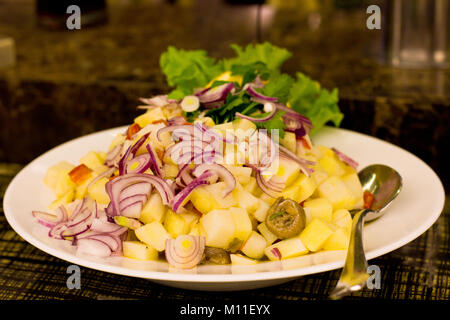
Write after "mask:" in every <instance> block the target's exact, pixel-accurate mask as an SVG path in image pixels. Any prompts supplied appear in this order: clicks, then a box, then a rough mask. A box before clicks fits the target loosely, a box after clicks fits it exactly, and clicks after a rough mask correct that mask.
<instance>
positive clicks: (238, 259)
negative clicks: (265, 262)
mask: <svg viewBox="0 0 450 320" xmlns="http://www.w3.org/2000/svg"><path fill="white" fill-rule="evenodd" d="M230 259H231V264H232V265H239V266H251V265H255V264H257V263H258V261H256V260H253V259H250V258H247V257H246V256H243V255H242V254H239V253H236V254H230Z"/></svg>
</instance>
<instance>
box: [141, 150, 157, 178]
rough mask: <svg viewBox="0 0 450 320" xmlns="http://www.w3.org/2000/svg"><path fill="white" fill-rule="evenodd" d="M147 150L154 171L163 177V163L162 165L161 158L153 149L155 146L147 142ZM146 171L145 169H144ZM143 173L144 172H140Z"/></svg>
mask: <svg viewBox="0 0 450 320" xmlns="http://www.w3.org/2000/svg"><path fill="white" fill-rule="evenodd" d="M146 148H147V151H148V155H149V157H150V161H149V163H150V164H151V166H152V168H153V171H154V172H155V173H156V175H157V176H158V177H161V178H162V171H161V170H162V169H161V168H162V165H161V161H160V160H159V158H158V156H157V155H156V152H155V150H154V149H153V147H152V146H151V145H150V143H149V144H147V146H146ZM144 171H145V170H144ZM139 173H142V172H139Z"/></svg>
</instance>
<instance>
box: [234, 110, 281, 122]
mask: <svg viewBox="0 0 450 320" xmlns="http://www.w3.org/2000/svg"><path fill="white" fill-rule="evenodd" d="M277 111H278V110H277V108H275V107H274V108H273V109H272V111H270V113H269V114H268V115H267V116H265V117H263V118H255V117H250V116H246V115H243V114H242V113H239V112H236V113H235V115H236V117H239V118H242V119H246V120H249V121H252V122H266V121H269V120H270V119H272V118H273V117H274V116H275V114H276V113H277Z"/></svg>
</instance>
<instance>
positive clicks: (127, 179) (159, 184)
mask: <svg viewBox="0 0 450 320" xmlns="http://www.w3.org/2000/svg"><path fill="white" fill-rule="evenodd" d="M139 182H146V183H149V184H151V185H153V186H154V187H155V188H156V190H158V192H159V194H160V195H161V199H162V202H163V204H165V205H168V204H169V203H170V201H171V200H172V199H173V197H174V194H173V191H172V189H171V188H170V186H169V185H168V183H167V182H166V181H165V180H164V179H162V178H160V177H156V176H153V175H149V174H145V173H129V174H126V175H123V176H119V177H117V178H115V179H114V180H111V181H109V182H108V183H106V186H105V187H106V192H107V193H108V195H109V198H110V200H111V202H110V205H109V206H108V208H107V209H106V212H107V214H108V215H109V216H116V215H121V214H120V213H121V212H120V206H119V201H120V200H122V197H121V194H122V192H123V190H124V189H125V188H127V187H129V186H130V185H133V184H136V183H139Z"/></svg>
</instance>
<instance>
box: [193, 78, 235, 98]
mask: <svg viewBox="0 0 450 320" xmlns="http://www.w3.org/2000/svg"><path fill="white" fill-rule="evenodd" d="M232 89H234V83H232V82H229V83H224V84H222V85H220V86H217V87H215V88H208V90H206V91H204V92H201V93H198V94H197V97H198V99H199V100H200V102H201V103H212V102H217V101H222V100H225V98H226V97H227V95H228V93H229V92H230V91H231V90H232Z"/></svg>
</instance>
